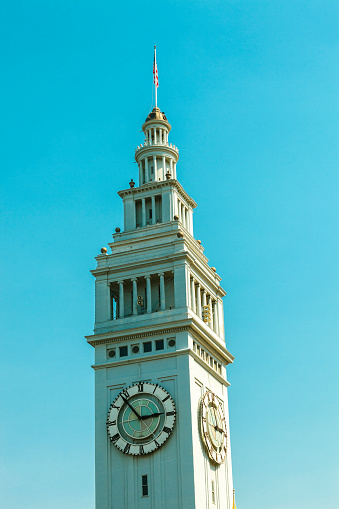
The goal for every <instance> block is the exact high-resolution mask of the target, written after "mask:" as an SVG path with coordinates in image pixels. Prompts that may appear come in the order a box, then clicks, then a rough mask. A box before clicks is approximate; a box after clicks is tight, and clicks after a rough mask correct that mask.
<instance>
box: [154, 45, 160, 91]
mask: <svg viewBox="0 0 339 509" xmlns="http://www.w3.org/2000/svg"><path fill="white" fill-rule="evenodd" d="M153 83H154V85H155V88H156V89H157V88H158V86H159V79H158V67H157V55H156V46H154V61H153Z"/></svg>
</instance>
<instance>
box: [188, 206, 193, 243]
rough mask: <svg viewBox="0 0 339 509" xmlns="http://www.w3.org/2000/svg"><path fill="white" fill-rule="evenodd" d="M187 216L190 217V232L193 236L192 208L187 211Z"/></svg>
mask: <svg viewBox="0 0 339 509" xmlns="http://www.w3.org/2000/svg"><path fill="white" fill-rule="evenodd" d="M189 218H190V234H191V235H192V237H193V210H190V211H189Z"/></svg>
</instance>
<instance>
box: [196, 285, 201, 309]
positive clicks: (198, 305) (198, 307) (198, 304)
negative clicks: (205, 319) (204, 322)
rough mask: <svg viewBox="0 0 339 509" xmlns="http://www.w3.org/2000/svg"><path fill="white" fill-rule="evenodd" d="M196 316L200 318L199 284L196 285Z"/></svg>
mask: <svg viewBox="0 0 339 509" xmlns="http://www.w3.org/2000/svg"><path fill="white" fill-rule="evenodd" d="M197 315H198V316H199V317H200V318H201V293H200V284H199V283H197Z"/></svg>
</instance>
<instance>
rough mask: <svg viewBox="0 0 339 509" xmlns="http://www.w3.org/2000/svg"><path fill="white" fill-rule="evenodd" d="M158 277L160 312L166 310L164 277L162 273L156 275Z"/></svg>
mask: <svg viewBox="0 0 339 509" xmlns="http://www.w3.org/2000/svg"><path fill="white" fill-rule="evenodd" d="M158 275H159V276H160V309H161V311H164V309H165V308H166V303H165V276H164V273H163V272H160V273H159V274H158Z"/></svg>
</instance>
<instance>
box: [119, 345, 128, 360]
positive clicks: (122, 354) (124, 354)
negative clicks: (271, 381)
mask: <svg viewBox="0 0 339 509" xmlns="http://www.w3.org/2000/svg"><path fill="white" fill-rule="evenodd" d="M119 351H120V357H127V355H128V347H127V346H120V347H119Z"/></svg>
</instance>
